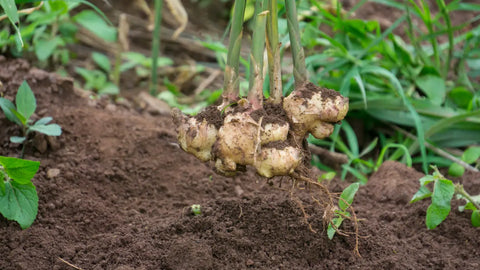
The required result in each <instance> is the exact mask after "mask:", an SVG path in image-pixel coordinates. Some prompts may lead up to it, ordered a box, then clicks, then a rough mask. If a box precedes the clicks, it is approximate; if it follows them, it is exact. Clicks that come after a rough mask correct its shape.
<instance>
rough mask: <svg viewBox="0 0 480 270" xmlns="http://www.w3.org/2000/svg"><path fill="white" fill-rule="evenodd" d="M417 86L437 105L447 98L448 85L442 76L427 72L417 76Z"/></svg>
mask: <svg viewBox="0 0 480 270" xmlns="http://www.w3.org/2000/svg"><path fill="white" fill-rule="evenodd" d="M415 83H416V84H417V86H418V87H419V88H420V89H421V90H422V92H423V93H425V95H427V97H428V98H429V99H430V100H431V102H432V103H433V104H435V105H441V104H442V103H443V101H444V100H445V95H446V87H445V80H444V79H443V78H442V77H439V76H435V75H431V74H427V75H423V76H420V77H418V78H417V80H416V81H415Z"/></svg>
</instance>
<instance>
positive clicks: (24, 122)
mask: <svg viewBox="0 0 480 270" xmlns="http://www.w3.org/2000/svg"><path fill="white" fill-rule="evenodd" d="M10 112H11V113H13V114H14V115H15V117H16V118H17V119H18V120H19V121H20V126H26V125H27V119H26V118H25V117H24V116H23V115H21V114H20V113H19V112H18V111H17V110H15V109H11V110H10Z"/></svg>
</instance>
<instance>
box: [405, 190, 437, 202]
mask: <svg viewBox="0 0 480 270" xmlns="http://www.w3.org/2000/svg"><path fill="white" fill-rule="evenodd" d="M431 196H432V192H431V191H430V190H429V189H428V188H427V187H426V186H421V187H420V188H419V189H418V191H417V193H415V195H413V197H412V199H411V200H410V203H414V202H418V201H421V200H423V199H426V198H429V197H431Z"/></svg>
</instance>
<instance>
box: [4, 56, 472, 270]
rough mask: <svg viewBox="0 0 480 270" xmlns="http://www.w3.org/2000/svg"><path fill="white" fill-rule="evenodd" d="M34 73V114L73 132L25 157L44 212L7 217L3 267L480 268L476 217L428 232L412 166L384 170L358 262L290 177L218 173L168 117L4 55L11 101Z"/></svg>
mask: <svg viewBox="0 0 480 270" xmlns="http://www.w3.org/2000/svg"><path fill="white" fill-rule="evenodd" d="M0 58H1V57H0ZM24 79H26V80H27V81H28V82H29V84H30V86H31V87H32V89H33V91H34V92H35V95H36V97H37V103H38V109H37V112H38V113H37V115H36V116H35V117H37V118H39V117H43V116H47V115H48V116H52V117H53V118H54V122H56V123H58V124H60V125H61V126H62V128H63V131H64V133H63V135H62V136H61V137H59V138H58V139H57V140H47V141H48V148H47V149H43V150H44V152H43V153H40V152H39V151H38V150H36V148H35V147H34V146H32V144H30V145H29V146H28V147H27V150H26V158H27V159H32V160H38V161H40V162H41V168H40V170H39V173H38V174H37V176H36V177H35V178H34V180H33V182H34V184H35V185H36V187H37V190H38V193H39V198H40V200H39V212H38V216H37V219H36V221H35V222H34V224H33V225H32V226H31V227H30V228H29V229H26V230H21V229H20V227H19V226H18V224H16V223H15V222H13V221H8V220H5V219H4V218H3V217H0V232H1V234H2V238H1V240H0V253H1V254H3V259H2V260H0V269H4V270H10V269H74V268H73V267H72V266H70V265H69V264H71V265H73V266H75V267H77V268H81V269H116V270H120V269H122V270H126V269H373V268H378V267H380V268H383V269H479V267H480V242H479V241H478V239H477V237H476V236H477V235H478V233H479V229H478V228H473V227H472V226H471V225H470V216H469V213H460V212H458V211H457V210H456V208H457V206H458V204H454V205H453V206H452V209H453V211H452V213H451V214H450V215H449V217H448V218H447V220H446V221H445V222H444V223H442V224H441V225H440V226H439V227H437V228H436V229H435V230H427V229H426V227H425V223H424V222H425V221H424V219H425V211H426V209H427V206H428V202H418V203H415V204H408V201H409V199H410V198H411V196H412V195H413V194H414V193H415V191H416V189H417V188H418V179H419V178H420V177H422V176H423V174H421V173H419V172H417V171H415V170H414V169H412V168H408V167H405V166H404V165H402V164H400V163H396V162H385V163H384V165H383V166H382V167H381V168H380V169H379V170H378V171H377V173H375V174H374V175H373V176H372V177H371V178H370V180H369V182H368V184H367V185H366V186H362V187H361V188H360V190H359V193H358V194H357V197H356V199H355V202H354V208H355V210H356V213H357V216H358V218H360V219H362V221H361V223H360V230H359V233H360V235H361V239H360V243H359V251H360V254H361V255H362V257H357V256H355V255H354V253H353V249H354V246H355V239H354V237H346V236H340V235H336V236H335V237H334V239H333V240H332V241H330V240H328V239H327V237H326V232H325V231H323V230H322V222H323V220H322V213H321V212H320V211H310V212H309V213H310V216H309V219H308V221H309V222H310V224H312V225H313V226H314V227H315V228H316V229H318V233H313V232H312V231H311V230H310V229H309V227H308V225H307V224H306V223H305V222H304V215H303V214H302V211H301V209H300V208H299V207H298V205H297V203H296V202H295V201H293V200H292V199H291V197H290V194H289V192H288V191H285V190H282V188H280V187H281V185H283V188H285V187H287V190H288V187H289V185H291V181H290V180H289V179H287V178H283V179H273V180H269V181H267V180H266V179H263V178H261V177H258V176H256V175H255V174H253V173H251V172H250V171H247V172H245V173H242V174H239V175H238V176H236V177H233V178H226V177H222V176H219V175H217V174H215V173H214V171H213V169H212V167H213V166H211V164H208V163H201V162H200V161H198V160H196V159H195V158H194V157H193V156H191V155H189V154H186V153H185V152H183V151H182V150H181V149H179V147H178V145H177V144H176V134H175V132H174V125H173V123H172V120H171V118H170V116H169V115H156V116H152V115H149V114H147V113H142V112H139V111H137V110H135V109H134V108H132V107H131V106H129V105H128V104H125V103H122V104H114V103H111V102H109V101H108V100H106V99H96V100H94V99H89V98H85V97H84V96H85V95H83V94H81V93H79V92H78V91H77V90H75V89H74V88H73V84H72V81H71V80H69V79H61V78H59V77H58V76H56V75H53V74H49V73H46V72H44V71H41V70H38V69H35V68H30V66H29V64H28V63H27V62H25V61H24V60H5V59H4V58H1V59H0V81H1V82H2V83H3V90H1V92H2V94H3V95H4V96H5V97H7V98H10V99H13V97H14V95H15V92H16V89H17V88H18V86H19V85H20V83H21V82H22V81H23V80H24ZM0 126H1V129H0V145H1V148H0V155H3V156H18V154H19V152H20V147H19V146H18V145H17V144H12V143H10V142H9V136H11V135H16V133H18V132H19V129H18V128H17V127H16V126H14V125H13V124H12V123H10V122H8V121H7V120H6V119H5V118H4V116H3V114H2V115H0ZM36 146H38V145H36ZM55 171H56V172H57V173H58V172H59V173H58V175H56V173H54V172H55ZM479 179H480V174H473V173H466V174H465V175H464V176H463V178H460V179H456V180H458V181H460V182H463V183H464V185H465V188H466V190H468V191H469V192H471V193H472V194H478V193H480V181H479ZM346 185H347V183H345V182H341V181H338V180H333V181H332V182H331V183H330V184H329V187H330V189H331V190H332V191H335V192H339V191H341V190H342V189H343V188H344V187H345V186H346ZM299 192H300V193H301V190H299ZM192 204H200V205H201V211H202V214H201V215H199V216H195V215H193V214H192V213H191V211H190V210H189V206H190V205H192ZM343 228H344V229H345V230H350V231H351V230H352V229H353V227H352V225H351V224H349V223H346V224H345V226H344V227H343Z"/></svg>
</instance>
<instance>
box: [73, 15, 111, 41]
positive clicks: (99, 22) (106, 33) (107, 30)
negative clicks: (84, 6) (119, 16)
mask: <svg viewBox="0 0 480 270" xmlns="http://www.w3.org/2000/svg"><path fill="white" fill-rule="evenodd" d="M73 19H74V20H75V21H76V22H77V23H79V24H80V25H81V26H83V27H85V28H86V29H87V30H89V31H90V32H92V33H94V34H95V35H97V36H98V37H100V38H102V39H104V40H105V41H108V42H116V40H117V30H116V28H115V27H113V26H110V25H108V24H107V23H106V22H105V20H104V19H103V18H102V17H101V16H100V15H98V14H97V13H95V11H93V10H84V11H82V12H80V13H78V14H77V15H75V16H74V17H73Z"/></svg>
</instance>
